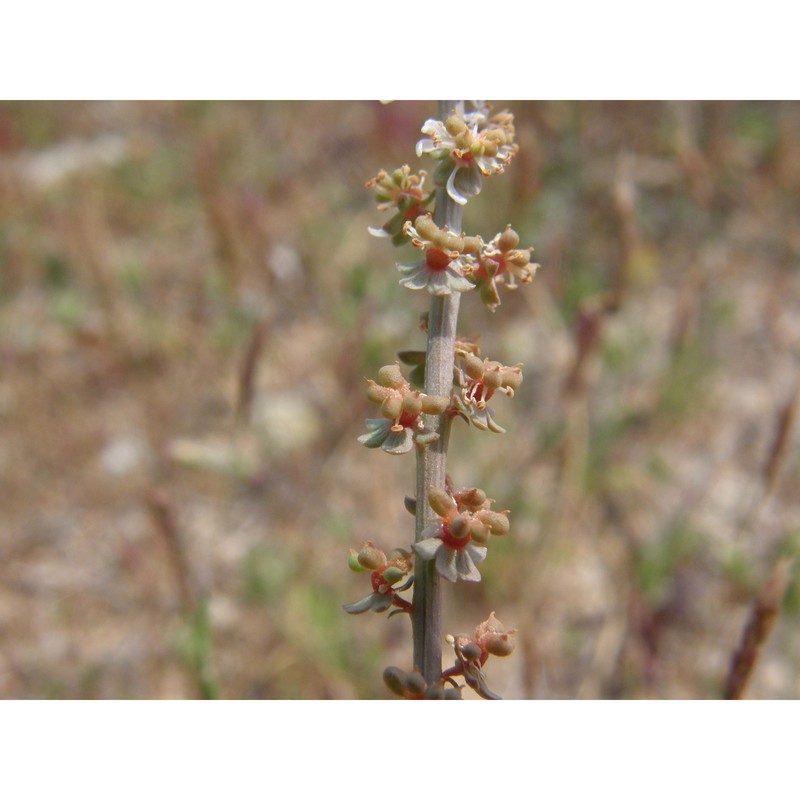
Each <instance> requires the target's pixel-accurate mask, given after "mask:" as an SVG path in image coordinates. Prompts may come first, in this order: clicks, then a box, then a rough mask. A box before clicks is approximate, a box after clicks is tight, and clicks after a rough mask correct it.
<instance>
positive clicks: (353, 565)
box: [347, 550, 367, 572]
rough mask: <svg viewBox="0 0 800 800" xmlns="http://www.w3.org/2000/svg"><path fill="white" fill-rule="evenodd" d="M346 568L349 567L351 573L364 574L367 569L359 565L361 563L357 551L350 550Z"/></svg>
mask: <svg viewBox="0 0 800 800" xmlns="http://www.w3.org/2000/svg"><path fill="white" fill-rule="evenodd" d="M347 566H348V567H350V569H351V570H353V572H366V571H367V567H364V566H362V565H361V562H360V561H359V560H358V550H350V558H349V559H348V560H347Z"/></svg>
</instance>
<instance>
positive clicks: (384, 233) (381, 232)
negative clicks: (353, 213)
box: [367, 228, 391, 239]
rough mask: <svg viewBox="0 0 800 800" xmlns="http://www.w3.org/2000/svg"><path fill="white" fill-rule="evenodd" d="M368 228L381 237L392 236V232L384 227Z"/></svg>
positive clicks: (374, 234)
mask: <svg viewBox="0 0 800 800" xmlns="http://www.w3.org/2000/svg"><path fill="white" fill-rule="evenodd" d="M367 230H368V231H369V232H370V233H371V234H372V235H373V236H377V237H378V238H379V239H388V238H389V237H390V236H391V234H390V233H389V232H388V231H385V230H384V229H383V228H367Z"/></svg>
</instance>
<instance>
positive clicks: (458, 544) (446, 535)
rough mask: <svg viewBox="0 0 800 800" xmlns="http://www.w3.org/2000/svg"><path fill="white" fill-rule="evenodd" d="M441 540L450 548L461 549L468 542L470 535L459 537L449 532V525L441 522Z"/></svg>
mask: <svg viewBox="0 0 800 800" xmlns="http://www.w3.org/2000/svg"><path fill="white" fill-rule="evenodd" d="M441 538H442V542H444V544H445V545H446V546H447V547H449V548H451V549H452V550H461V548H462V547H466V546H467V545H468V544H469V540H470V536H469V535H467V536H462V537H461V538H460V539H459V538H458V537H457V536H453V534H452V533H450V525H449V524H448V523H447V522H443V523H442V537H441Z"/></svg>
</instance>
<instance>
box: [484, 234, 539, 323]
mask: <svg viewBox="0 0 800 800" xmlns="http://www.w3.org/2000/svg"><path fill="white" fill-rule="evenodd" d="M517 245H519V236H518V235H517V233H516V232H515V231H514V230H513V229H512V228H511V226H510V225H509V226H507V227H506V229H505V230H504V231H503V232H502V233H498V234H497V236H495V237H494V239H492V241H491V242H489V244H485V245H484V246H483V247H482V248H481V252H480V253H479V254H478V258H477V265H475V266H472V267H471V269H470V272H469V277H470V280H471V281H472V282H473V283H474V284H475V285H476V286H477V287H478V291H479V293H480V296H481V300H483V302H484V303H485V304H486V306H488V307H489V309H491V310H492V311H494V310H495V309H496V308H497V306H499V305H500V295H499V294H498V292H497V287H498V285H500V284H505V285H506V286H507V287H508V288H509V289H516V288H517V283H516V279H517V278H519V280H520V281H521V282H522V283H530V282H531V281H532V280H533V276H534V274H535V273H536V270H537V269H539V265H538V264H531V263H530V261H531V253H532V252H533V248H532V247H530V248H528V249H526V250H519V249H517Z"/></svg>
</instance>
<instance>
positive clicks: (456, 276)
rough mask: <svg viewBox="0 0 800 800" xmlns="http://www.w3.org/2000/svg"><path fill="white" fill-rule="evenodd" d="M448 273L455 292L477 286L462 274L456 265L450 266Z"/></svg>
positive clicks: (465, 290) (449, 281)
mask: <svg viewBox="0 0 800 800" xmlns="http://www.w3.org/2000/svg"><path fill="white" fill-rule="evenodd" d="M447 274H448V278H449V279H448V283H449V284H450V288H451V289H452V290H453V291H454V292H468V291H469V290H470V289H474V288H475V285H474V284H473V283H470V281H469V280H468V279H467V278H465V277H464V276H463V275H461V274H460V273H459V272H458V270H456V269H455V267H448V268H447Z"/></svg>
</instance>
